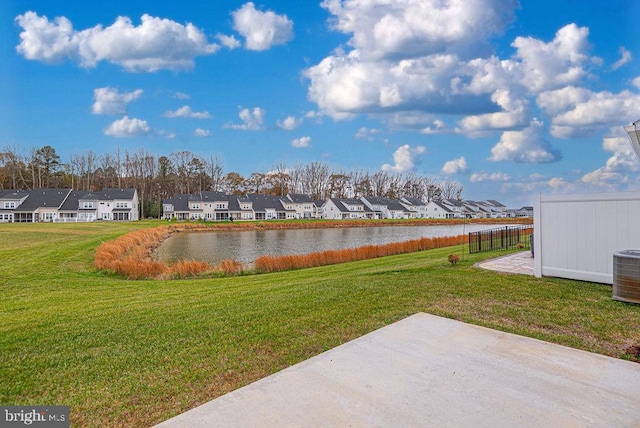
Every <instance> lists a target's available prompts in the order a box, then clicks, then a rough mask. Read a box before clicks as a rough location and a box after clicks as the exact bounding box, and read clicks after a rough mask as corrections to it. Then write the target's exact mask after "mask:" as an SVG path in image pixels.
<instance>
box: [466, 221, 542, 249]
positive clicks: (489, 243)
mask: <svg viewBox="0 0 640 428" xmlns="http://www.w3.org/2000/svg"><path fill="white" fill-rule="evenodd" d="M532 233H533V226H528V225H527V226H505V227H500V228H497V229H489V230H481V231H479V232H470V233H469V253H470V254H473V253H481V252H483V251H498V250H513V249H517V248H520V249H523V250H530V249H531V242H530V239H529V237H530V235H531V234H532Z"/></svg>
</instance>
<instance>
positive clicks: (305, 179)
mask: <svg viewBox="0 0 640 428" xmlns="http://www.w3.org/2000/svg"><path fill="white" fill-rule="evenodd" d="M330 175H331V173H330V172H329V166H328V165H327V164H325V163H322V162H311V163H310V164H308V165H306V166H305V167H304V169H303V172H302V192H303V193H306V194H308V195H310V196H311V198H313V199H325V198H326V197H327V194H326V186H327V181H328V179H329V176H330Z"/></svg>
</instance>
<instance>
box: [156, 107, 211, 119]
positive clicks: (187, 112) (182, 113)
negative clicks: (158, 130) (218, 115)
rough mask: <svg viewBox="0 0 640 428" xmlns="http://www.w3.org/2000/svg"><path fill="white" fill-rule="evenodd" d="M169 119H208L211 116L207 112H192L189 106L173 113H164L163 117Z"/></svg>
mask: <svg viewBox="0 0 640 428" xmlns="http://www.w3.org/2000/svg"><path fill="white" fill-rule="evenodd" d="M163 116H164V117H169V118H185V117H190V118H193V119H210V118H211V114H210V113H209V112H208V111H200V112H198V111H193V110H191V107H189V106H182V107H180V108H179V109H177V110H175V111H166V112H165V113H164V115H163Z"/></svg>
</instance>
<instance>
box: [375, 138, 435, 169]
mask: <svg viewBox="0 0 640 428" xmlns="http://www.w3.org/2000/svg"><path fill="white" fill-rule="evenodd" d="M426 151H427V149H426V148H425V147H424V146H416V147H413V148H412V147H411V146H410V145H409V144H405V145H403V146H400V147H398V149H397V150H396V151H395V152H394V153H393V162H394V164H393V165H390V164H388V163H386V164H384V165H382V168H381V169H382V170H383V171H393V172H407V171H411V170H413V168H414V167H415V165H416V164H418V163H419V162H420V156H421V155H422V154H424V153H426Z"/></svg>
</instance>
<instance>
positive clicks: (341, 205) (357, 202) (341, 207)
mask: <svg viewBox="0 0 640 428" xmlns="http://www.w3.org/2000/svg"><path fill="white" fill-rule="evenodd" d="M330 200H331V202H333V204H334V205H335V206H336V207H338V209H339V210H340V212H354V211H351V210H350V209H348V208H347V206H346V205H345V204H347V205H362V206H363V207H364V208H363V211H362V212H369V213H370V212H373V211H372V210H371V208H369V207H368V206H367V205H366V204H365V203H364V202H362V201H361V200H360V199H345V198H330Z"/></svg>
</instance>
